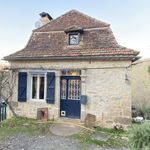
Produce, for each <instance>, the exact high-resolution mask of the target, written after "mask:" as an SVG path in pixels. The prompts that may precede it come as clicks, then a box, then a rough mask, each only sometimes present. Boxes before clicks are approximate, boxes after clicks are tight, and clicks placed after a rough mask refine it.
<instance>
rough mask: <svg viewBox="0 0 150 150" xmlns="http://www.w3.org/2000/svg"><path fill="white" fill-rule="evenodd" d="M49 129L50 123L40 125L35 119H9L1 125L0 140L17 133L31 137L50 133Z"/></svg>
mask: <svg viewBox="0 0 150 150" xmlns="http://www.w3.org/2000/svg"><path fill="white" fill-rule="evenodd" d="M49 127H50V123H42V124H39V123H38V122H37V120H35V119H29V118H24V117H17V118H11V119H7V120H5V121H3V122H2V123H1V124H0V140H1V139H4V138H6V137H7V136H10V135H12V134H17V133H26V134H29V135H38V134H46V133H50V132H49Z"/></svg>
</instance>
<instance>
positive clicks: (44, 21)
mask: <svg viewBox="0 0 150 150" xmlns="http://www.w3.org/2000/svg"><path fill="white" fill-rule="evenodd" d="M39 15H40V16H41V18H40V21H41V24H42V26H43V25H45V24H47V23H49V22H50V21H51V20H53V18H52V17H51V16H50V15H49V14H48V13H46V12H42V13H40V14H39Z"/></svg>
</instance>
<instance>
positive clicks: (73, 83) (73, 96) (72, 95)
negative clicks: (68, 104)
mask: <svg viewBox="0 0 150 150" xmlns="http://www.w3.org/2000/svg"><path fill="white" fill-rule="evenodd" d="M80 96H81V83H80V80H69V82H68V99H70V100H79V99H80Z"/></svg>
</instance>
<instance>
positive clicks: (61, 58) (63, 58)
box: [3, 56, 140, 62]
mask: <svg viewBox="0 0 150 150" xmlns="http://www.w3.org/2000/svg"><path fill="white" fill-rule="evenodd" d="M93 59H94V60H120V59H121V60H131V61H132V62H134V61H136V60H138V59H140V57H135V56H86V57H72V56H71V57H67V56H66V57H59V56H58V57H34V58H33V57H17V58H7V57H4V59H3V60H7V61H23V60H93Z"/></svg>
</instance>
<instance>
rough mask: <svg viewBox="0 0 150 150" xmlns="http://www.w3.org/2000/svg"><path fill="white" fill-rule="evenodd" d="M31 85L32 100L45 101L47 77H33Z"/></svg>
mask: <svg viewBox="0 0 150 150" xmlns="http://www.w3.org/2000/svg"><path fill="white" fill-rule="evenodd" d="M31 83H32V84H31V97H32V99H40V100H43V99H45V75H32V76H31Z"/></svg>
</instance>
